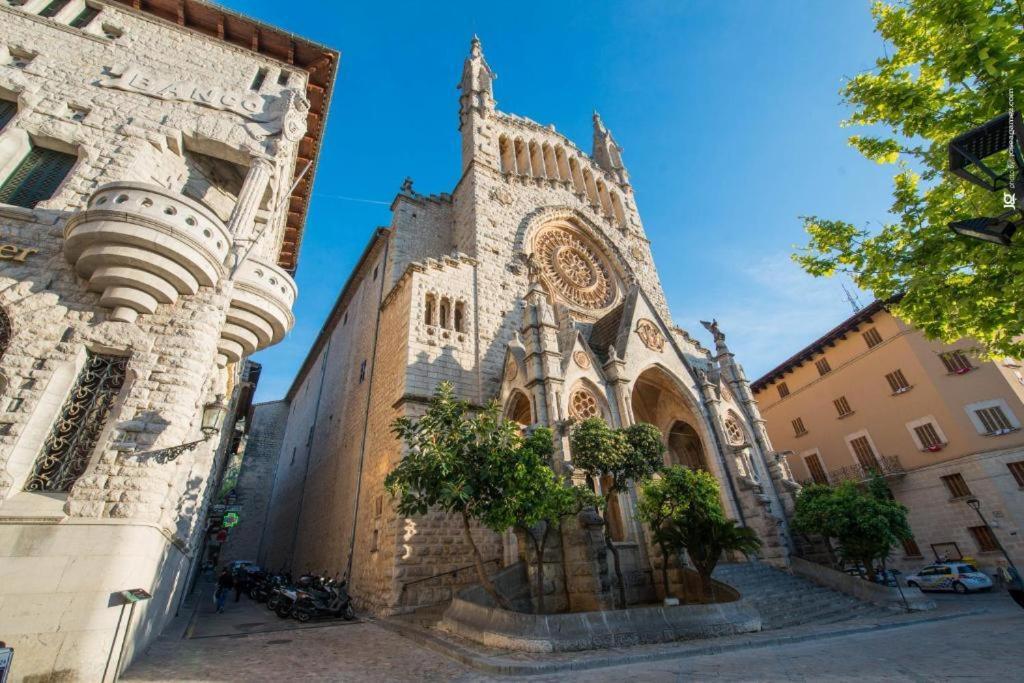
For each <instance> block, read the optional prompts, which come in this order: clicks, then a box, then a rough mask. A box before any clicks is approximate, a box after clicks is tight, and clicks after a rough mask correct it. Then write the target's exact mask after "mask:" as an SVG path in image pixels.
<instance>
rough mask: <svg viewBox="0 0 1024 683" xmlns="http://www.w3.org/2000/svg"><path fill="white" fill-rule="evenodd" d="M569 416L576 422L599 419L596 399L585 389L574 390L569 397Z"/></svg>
mask: <svg viewBox="0 0 1024 683" xmlns="http://www.w3.org/2000/svg"><path fill="white" fill-rule="evenodd" d="M569 414H570V415H571V416H572V417H574V418H576V419H577V420H586V419H587V418H588V417H601V409H600V408H599V407H598V403H597V397H596V396H594V394H593V393H591V392H590V391H589V390H587V389H576V390H575V391H573V392H572V394H571V395H570V396H569Z"/></svg>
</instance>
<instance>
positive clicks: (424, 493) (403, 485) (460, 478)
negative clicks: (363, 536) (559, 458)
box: [384, 382, 525, 609]
mask: <svg viewBox="0 0 1024 683" xmlns="http://www.w3.org/2000/svg"><path fill="white" fill-rule="evenodd" d="M392 430H393V431H394V433H395V435H396V436H398V437H399V438H400V439H402V440H403V441H404V442H405V446H406V454H405V457H404V458H403V459H402V461H401V462H400V463H399V464H398V465H397V466H396V467H395V469H394V470H392V471H391V473H389V474H388V476H387V477H386V478H385V480H384V485H385V487H386V488H387V490H388V491H389V492H390V493H391V494H392V496H394V497H395V498H396V499H397V509H398V512H399V513H400V514H402V515H407V516H413V515H425V514H426V513H427V512H428V511H429V510H430V509H431V508H433V509H437V510H440V511H442V512H445V513H448V514H454V515H459V516H460V517H461V518H462V528H463V533H464V536H465V539H466V543H467V544H469V546H470V548H471V549H472V551H473V564H474V566H475V568H476V573H477V578H478V579H479V580H480V584H481V585H482V586H483V588H484V590H486V591H487V593H488V594H489V595H490V596H491V597H492V598H493V599H494V601H495V602H496V603H497V604H498V605H499V606H500V607H502V608H504V609H511V604H510V603H509V601H508V600H507V599H506V598H505V597H504V596H502V595H501V594H499V593H498V590H497V588H495V586H494V583H493V582H492V581H491V580H490V578H489V577H488V576H487V572H486V571H485V570H484V561H483V557H482V556H481V554H480V549H479V547H477V544H476V542H475V541H474V540H473V534H472V532H471V523H470V522H471V520H473V519H476V520H479V521H480V522H482V523H483V524H484V525H485V526H488V527H489V528H490V529H492V530H493V531H495V532H497V533H502V532H504V531H506V530H507V529H508V528H509V525H510V523H508V522H507V520H506V518H503V517H502V516H501V515H499V514H496V513H495V512H494V511H495V509H499V508H501V506H502V505H504V496H505V488H506V485H507V480H508V475H509V468H508V463H509V462H516V461H517V460H518V459H519V458H520V451H521V450H522V449H523V448H524V447H525V446H524V443H523V437H522V435H521V434H520V432H519V429H518V427H517V425H515V424H514V423H512V422H511V421H509V420H503V419H502V418H501V413H500V410H499V408H498V406H497V404H496V403H492V404H491V405H488V406H487V407H486V408H485V409H483V410H481V411H479V412H476V413H474V412H472V411H471V410H470V408H469V405H468V404H467V403H466V402H465V401H461V400H459V399H457V398H456V397H455V391H454V389H453V388H452V385H451V384H450V383H447V382H445V383H442V384H441V385H440V386H439V387H438V389H437V392H436V393H435V394H434V396H433V398H432V399H431V402H430V406H429V407H428V409H427V411H426V413H425V414H424V415H423V416H422V417H420V418H418V419H412V418H409V417H401V418H399V419H397V420H395V422H394V424H393V426H392Z"/></svg>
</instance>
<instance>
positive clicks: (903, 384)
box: [885, 370, 910, 394]
mask: <svg viewBox="0 0 1024 683" xmlns="http://www.w3.org/2000/svg"><path fill="white" fill-rule="evenodd" d="M885 379H886V381H887V382H889V388H890V389H892V393H894V394H902V393H903V392H904V391H907V390H908V389H910V382H908V381H907V378H906V377H904V376H903V371H902V370H893V371H892V372H890V373H889V374H888V375H886V376H885Z"/></svg>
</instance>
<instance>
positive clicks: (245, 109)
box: [97, 65, 308, 142]
mask: <svg viewBox="0 0 1024 683" xmlns="http://www.w3.org/2000/svg"><path fill="white" fill-rule="evenodd" d="M97 85H101V86H103V87H105V88H115V89H117V90H124V91H125V92H133V93H139V94H142V95H148V96H149V97H156V98H157V99H161V100H177V101H179V102H192V103H195V104H198V105H201V106H204V107H209V108H210V109H219V110H221V111H229V112H232V113H233V114H238V115H239V116H243V117H245V118H247V119H249V120H250V121H253V122H255V123H256V124H258V125H256V126H252V125H246V129H247V130H248V131H249V133H250V134H252V135H254V137H265V136H267V135H275V134H277V133H280V132H282V130H284V131H285V136H286V137H287V139H288V140H290V141H292V142H294V141H295V140H298V139H299V138H300V137H302V134H303V133H305V129H306V124H305V116H304V114H303V111H302V110H303V103H304V100H305V98H303V97H301V96H299V95H297V94H296V93H294V92H289V93H288V94H287V95H286V96H285V97H280V98H275V99H274V100H273V101H272V102H271V103H270V106H268V102H267V99H268V98H265V97H263V96H262V95H260V94H259V93H256V92H251V91H248V92H247V91H241V90H226V89H224V88H218V87H216V86H214V87H207V86H202V85H199V84H198V83H194V82H192V81H174V80H171V79H170V78H166V77H164V76H161V75H159V74H154V73H152V72H151V71H148V70H146V69H140V68H139V67H136V66H129V65H118V66H114V67H112V68H111V69H110V72H109V75H108V76H104V77H103V78H100V79H99V81H97ZM293 105H295V106H293ZM305 108H307V109H308V103H305ZM293 112H294V113H293ZM289 117H290V118H289ZM285 126H287V128H285Z"/></svg>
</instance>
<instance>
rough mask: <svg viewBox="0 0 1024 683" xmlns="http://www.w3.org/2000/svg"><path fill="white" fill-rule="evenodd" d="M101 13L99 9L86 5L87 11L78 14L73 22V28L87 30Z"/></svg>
mask: <svg viewBox="0 0 1024 683" xmlns="http://www.w3.org/2000/svg"><path fill="white" fill-rule="evenodd" d="M99 13H100V11H99V10H98V9H96V8H95V7H93V6H91V5H86V6H85V9H83V10H82V11H81V12H79V13H78V16H77V17H75V18H74V19H72V20H71V28H85V27H86V26H88V25H89V24H91V23H92V20H93V19H95V18H96V16H97V15H98V14H99Z"/></svg>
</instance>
